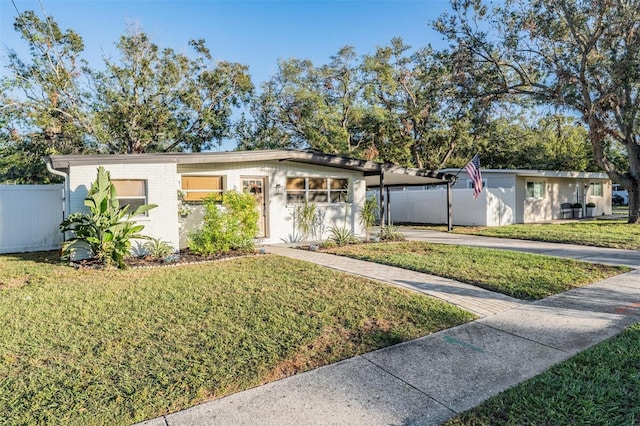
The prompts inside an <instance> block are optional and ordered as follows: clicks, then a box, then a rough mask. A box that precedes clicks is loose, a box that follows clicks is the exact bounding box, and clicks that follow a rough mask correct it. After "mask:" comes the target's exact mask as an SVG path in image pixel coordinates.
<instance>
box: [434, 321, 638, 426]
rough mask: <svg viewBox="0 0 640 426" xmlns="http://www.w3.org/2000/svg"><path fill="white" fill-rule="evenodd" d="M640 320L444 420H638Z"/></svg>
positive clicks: (477, 425)
mask: <svg viewBox="0 0 640 426" xmlns="http://www.w3.org/2000/svg"><path fill="white" fill-rule="evenodd" d="M638 423H640V324H636V325H634V326H632V327H630V328H628V329H626V330H625V331H623V332H622V333H620V334H619V335H618V336H616V337H614V338H612V339H610V340H608V341H606V342H603V343H600V344H598V345H596V346H594V347H593V348H591V349H589V350H587V351H585V352H582V353H580V354H578V355H576V356H575V357H573V358H571V359H569V360H567V361H565V362H563V363H561V364H558V365H556V366H555V367H552V368H550V369H549V370H547V371H546V372H545V373H543V374H541V375H539V376H536V377H534V378H532V379H530V380H528V381H526V382H524V383H521V384H519V385H517V386H515V387H513V388H511V389H509V390H507V391H505V392H502V393H500V394H498V395H496V396H495V397H493V398H490V399H488V400H487V401H485V402H484V403H483V404H481V405H480V406H478V407H475V408H473V409H471V410H469V411H467V412H465V413H463V414H461V415H459V416H457V417H455V418H454V419H452V420H450V421H449V422H447V423H446V425H447V426H462V425H468V426H481V425H487V426H488V425H637V424H638Z"/></svg>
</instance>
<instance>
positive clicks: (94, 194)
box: [60, 166, 157, 269]
mask: <svg viewBox="0 0 640 426" xmlns="http://www.w3.org/2000/svg"><path fill="white" fill-rule="evenodd" d="M84 205H85V206H86V207H88V208H89V213H75V214H72V215H70V216H69V217H68V218H67V219H65V220H64V221H63V222H62V223H61V224H60V231H61V232H63V233H66V232H71V234H72V235H73V237H72V238H70V239H69V240H67V241H65V242H64V243H63V244H62V258H63V259H69V258H71V257H72V255H73V254H74V253H75V252H76V251H77V250H78V249H85V250H87V251H88V252H89V255H90V256H91V257H93V258H95V259H97V260H99V261H100V262H101V263H102V264H103V265H105V266H113V265H115V266H116V267H118V268H123V269H124V268H126V265H125V263H124V259H125V258H126V257H128V256H129V254H130V250H131V240H132V239H147V238H148V237H146V236H144V235H141V234H140V231H142V230H143V229H144V225H138V224H136V223H135V222H134V221H132V220H131V219H132V218H133V217H134V216H138V215H141V214H143V213H145V212H147V211H149V210H151V209H153V208H155V207H157V206H156V205H155V204H146V205H142V206H140V207H138V208H137V209H136V210H135V211H133V212H129V205H125V206H124V207H122V208H121V207H119V203H118V198H117V193H116V188H115V186H114V185H113V183H111V178H110V176H109V172H107V171H106V170H105V169H104V168H103V167H102V166H100V167H99V168H98V176H97V178H96V180H95V182H93V183H92V184H91V189H90V190H89V194H88V195H87V197H86V198H85V199H84Z"/></svg>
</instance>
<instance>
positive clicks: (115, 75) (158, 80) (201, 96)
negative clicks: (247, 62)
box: [94, 28, 253, 153]
mask: <svg viewBox="0 0 640 426" xmlns="http://www.w3.org/2000/svg"><path fill="white" fill-rule="evenodd" d="M189 44H190V45H191V46H192V47H193V48H194V57H193V58H192V57H189V56H187V55H185V54H181V53H177V52H175V51H174V50H172V49H169V48H166V49H160V48H159V47H158V45H156V44H155V43H154V42H153V41H152V40H151V39H150V38H149V36H148V35H147V34H146V33H144V32H143V31H141V30H140V29H137V28H132V29H130V30H129V32H128V34H126V35H123V36H122V37H120V41H119V42H118V43H117V45H116V46H117V47H118V50H119V51H120V61H119V62H114V61H112V60H110V59H108V58H105V59H104V63H105V68H106V70H105V71H104V72H100V73H95V80H96V83H97V97H98V99H97V102H96V104H95V107H94V108H95V111H96V114H97V116H98V118H99V120H100V122H101V123H102V125H103V129H104V131H105V133H106V135H108V137H107V138H105V140H106V141H107V142H106V143H107V147H108V151H109V152H111V153H141V152H158V151H160V152H162V151H182V150H185V151H201V150H203V149H208V148H211V147H212V146H213V145H214V143H220V142H221V141H222V140H223V139H224V138H226V137H229V135H230V129H231V115H232V112H233V108H234V107H238V106H240V105H242V104H244V103H245V102H247V101H248V99H249V95H250V94H251V92H252V90H253V84H252V83H251V79H250V77H249V75H248V73H247V67H246V66H244V65H241V64H237V63H230V62H224V61H221V62H217V63H216V64H215V66H211V65H210V61H211V59H212V57H211V54H210V52H209V50H208V49H207V47H206V46H205V41H204V40H192V41H190V42H189Z"/></svg>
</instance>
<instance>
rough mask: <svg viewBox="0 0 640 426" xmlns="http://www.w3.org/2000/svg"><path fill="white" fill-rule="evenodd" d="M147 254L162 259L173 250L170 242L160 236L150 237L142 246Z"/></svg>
mask: <svg viewBox="0 0 640 426" xmlns="http://www.w3.org/2000/svg"><path fill="white" fill-rule="evenodd" d="M142 247H143V248H144V250H145V252H146V255H147V256H150V257H153V258H154V259H163V258H165V257H167V256H169V255H170V254H172V253H174V252H175V249H174V248H173V246H172V245H171V244H169V243H168V242H166V241H163V240H162V239H160V238H150V239H149V241H147V242H146V243H144V245H143V246H142Z"/></svg>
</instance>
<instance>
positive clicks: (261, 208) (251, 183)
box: [241, 177, 267, 238]
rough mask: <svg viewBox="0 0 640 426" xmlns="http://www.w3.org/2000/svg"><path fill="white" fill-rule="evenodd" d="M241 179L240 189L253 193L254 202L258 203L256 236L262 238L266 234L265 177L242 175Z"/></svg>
mask: <svg viewBox="0 0 640 426" xmlns="http://www.w3.org/2000/svg"><path fill="white" fill-rule="evenodd" d="M241 181H242V190H243V191H246V192H248V193H250V194H252V195H253V197H254V198H255V199H256V203H257V205H258V214H259V218H258V235H256V237H257V238H264V237H266V236H267V233H266V229H267V227H266V223H267V221H266V212H267V208H266V204H265V202H266V200H265V196H264V188H265V183H266V181H267V178H265V177H243V178H241Z"/></svg>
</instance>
